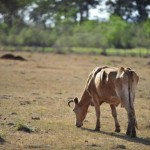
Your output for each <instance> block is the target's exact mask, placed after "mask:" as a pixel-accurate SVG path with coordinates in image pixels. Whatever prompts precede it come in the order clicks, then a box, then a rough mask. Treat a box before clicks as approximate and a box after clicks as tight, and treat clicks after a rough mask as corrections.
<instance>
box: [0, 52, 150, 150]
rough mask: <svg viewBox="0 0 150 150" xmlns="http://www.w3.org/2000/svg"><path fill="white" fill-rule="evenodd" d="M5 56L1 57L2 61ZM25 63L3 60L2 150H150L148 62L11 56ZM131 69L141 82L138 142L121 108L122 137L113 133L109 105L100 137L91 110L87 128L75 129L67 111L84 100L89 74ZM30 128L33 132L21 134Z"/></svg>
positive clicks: (71, 56) (137, 102)
mask: <svg viewBox="0 0 150 150" xmlns="http://www.w3.org/2000/svg"><path fill="white" fill-rule="evenodd" d="M5 53H6V52H2V51H1V52H0V56H2V55H3V54H5ZM13 54H15V55H21V56H22V57H24V58H26V59H27V61H19V60H5V59H0V149H1V150H22V149H25V150H28V149H29V150H30V149H36V150H38V149H41V150H50V149H54V150H55V149H61V150H62V149H77V150H79V149H86V150H87V149H89V150H91V149H103V150H105V149H106V150H109V149H112V150H113V149H117V150H118V149H128V150H148V149H149V148H150V59H148V58H127V57H103V56H94V55H93V56H90V55H75V54H68V55H58V54H49V53H45V54H43V53H29V52H21V53H19V52H13ZM103 65H110V66H117V67H119V66H125V67H131V68H133V69H134V70H136V72H137V73H138V75H139V76H140V81H139V84H138V88H137V94H136V100H135V109H136V116H137V121H138V127H139V129H138V130H137V136H138V137H137V138H133V139H131V138H129V137H127V136H126V135H125V132H126V127H127V114H126V111H125V110H124V109H123V108H121V107H120V106H118V108H117V110H118V118H119V122H120V125H121V133H119V134H118V133H115V132H114V121H113V118H112V116H111V111H110V108H109V105H108V104H103V105H102V106H101V131H100V132H93V129H94V128H95V111H94V108H93V107H90V109H89V112H88V115H87V117H86V120H85V122H84V126H83V128H81V129H79V128H76V127H75V125H74V120H75V115H74V113H73V111H72V108H69V107H68V105H67V102H68V99H69V98H70V97H76V96H77V97H79V98H80V97H81V94H82V91H83V89H84V85H85V82H86V79H87V77H88V74H89V72H90V71H91V70H92V69H93V68H94V67H97V66H103ZM20 124H21V125H26V126H28V127H29V128H30V129H31V130H32V131H33V132H31V133H28V132H25V131H18V125H20Z"/></svg>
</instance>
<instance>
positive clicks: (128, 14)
mask: <svg viewBox="0 0 150 150" xmlns="http://www.w3.org/2000/svg"><path fill="white" fill-rule="evenodd" d="M106 5H107V6H108V8H109V11H110V12H111V13H112V14H114V15H117V16H120V17H122V18H123V19H125V20H132V21H145V20H146V19H147V18H148V15H149V14H150V9H149V6H150V0H132V1H131V0H115V1H114V0H107V2H106Z"/></svg>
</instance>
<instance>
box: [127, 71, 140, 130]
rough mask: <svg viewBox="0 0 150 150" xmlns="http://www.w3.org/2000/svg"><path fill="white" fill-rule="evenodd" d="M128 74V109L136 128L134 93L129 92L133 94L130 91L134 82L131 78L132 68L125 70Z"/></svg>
mask: <svg viewBox="0 0 150 150" xmlns="http://www.w3.org/2000/svg"><path fill="white" fill-rule="evenodd" d="M127 74H128V91H129V108H130V109H129V110H130V115H132V117H133V123H134V125H135V127H136V128H137V129H138V124H137V121H136V115H135V109H134V95H132V96H131V94H133V91H132V86H133V85H132V84H133V82H134V79H133V71H132V70H128V71H127Z"/></svg>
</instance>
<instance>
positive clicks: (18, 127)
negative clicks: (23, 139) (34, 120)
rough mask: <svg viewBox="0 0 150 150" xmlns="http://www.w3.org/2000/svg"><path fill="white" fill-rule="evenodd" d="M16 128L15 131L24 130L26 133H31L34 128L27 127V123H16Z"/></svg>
mask: <svg viewBox="0 0 150 150" xmlns="http://www.w3.org/2000/svg"><path fill="white" fill-rule="evenodd" d="M16 130H17V131H24V132H27V133H31V132H34V131H35V129H33V128H32V127H29V126H27V125H23V124H20V123H19V124H17V125H16Z"/></svg>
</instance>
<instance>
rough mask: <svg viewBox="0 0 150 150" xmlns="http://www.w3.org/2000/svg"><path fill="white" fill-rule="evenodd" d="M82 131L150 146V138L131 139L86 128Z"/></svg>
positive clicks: (123, 135) (122, 135)
mask: <svg viewBox="0 0 150 150" xmlns="http://www.w3.org/2000/svg"><path fill="white" fill-rule="evenodd" d="M81 129H82V130H86V131H89V132H96V133H100V134H105V135H109V136H113V137H116V138H119V139H123V140H126V141H130V142H134V143H141V144H144V145H150V138H142V137H136V138H130V137H129V136H126V135H125V134H123V133H116V132H105V131H94V130H92V129H88V128H84V127H82V128H81Z"/></svg>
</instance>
